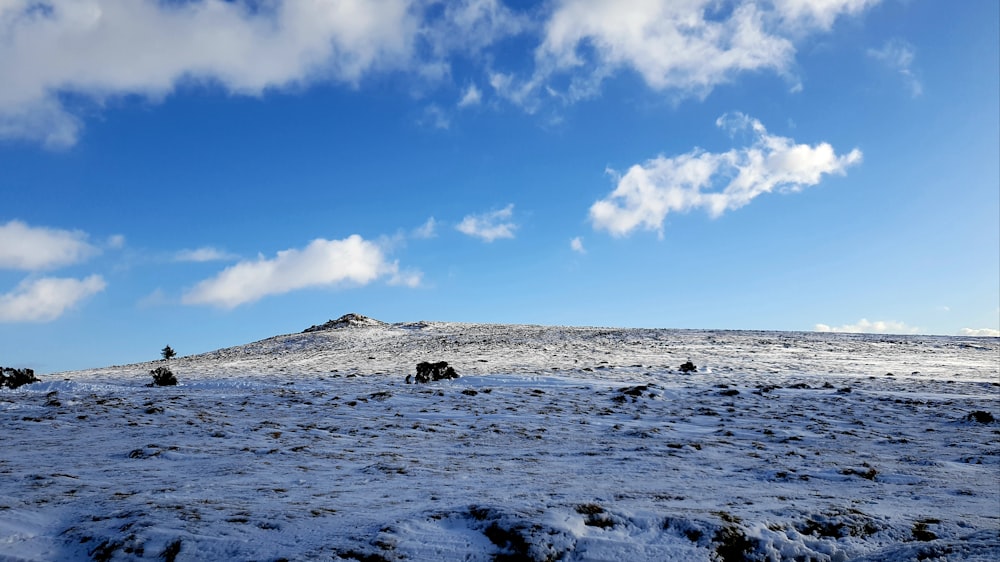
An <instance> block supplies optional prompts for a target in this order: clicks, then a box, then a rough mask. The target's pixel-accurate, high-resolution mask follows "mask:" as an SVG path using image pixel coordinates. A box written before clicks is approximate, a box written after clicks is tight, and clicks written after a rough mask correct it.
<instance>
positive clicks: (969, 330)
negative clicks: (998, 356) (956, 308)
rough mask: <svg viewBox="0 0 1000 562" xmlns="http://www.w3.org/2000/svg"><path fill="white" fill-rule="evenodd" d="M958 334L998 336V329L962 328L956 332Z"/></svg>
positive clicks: (999, 336)
mask: <svg viewBox="0 0 1000 562" xmlns="http://www.w3.org/2000/svg"><path fill="white" fill-rule="evenodd" d="M958 335H960V336H975V337H989V338H1000V330H994V329H993V328H962V329H961V330H960V331H959V332H958Z"/></svg>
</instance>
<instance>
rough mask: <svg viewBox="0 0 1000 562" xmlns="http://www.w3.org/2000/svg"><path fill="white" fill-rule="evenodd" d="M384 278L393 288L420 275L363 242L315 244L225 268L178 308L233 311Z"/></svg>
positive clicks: (415, 281)
mask: <svg viewBox="0 0 1000 562" xmlns="http://www.w3.org/2000/svg"><path fill="white" fill-rule="evenodd" d="M384 277H388V278H389V280H388V281H389V283H390V284H395V285H405V286H409V287H414V286H417V285H419V283H420V273H419V272H400V270H399V264H398V263H397V262H390V261H388V260H387V259H386V257H385V254H384V252H383V251H382V248H381V247H380V246H379V245H378V244H376V243H374V242H370V241H368V240H365V239H363V238H362V237H361V236H358V235H356V234H355V235H352V236H349V237H347V238H345V239H343V240H325V239H322V238H318V239H316V240H313V241H312V242H310V243H309V244H308V245H307V246H306V247H305V248H303V249H301V250H298V249H290V250H283V251H280V252H278V253H277V255H276V256H275V257H274V258H272V259H267V258H265V257H264V256H260V257H258V258H257V259H256V260H247V261H241V262H239V263H237V264H236V265H233V266H231V267H228V268H226V269H224V270H223V271H222V272H220V273H219V274H218V275H216V276H215V277H212V278H210V279H206V280H204V281H201V282H200V283H198V284H197V285H195V286H194V287H193V288H192V289H191V290H189V291H187V292H186V293H185V294H184V295H183V297H182V299H181V302H182V303H184V304H188V305H211V306H216V307H220V308H227V309H232V308H235V307H237V306H240V305H242V304H247V303H252V302H255V301H257V300H260V299H261V298H264V297H266V296H269V295H280V294H283V293H288V292H291V291H295V290H299V289H306V288H311V287H334V286H351V285H354V286H361V285H368V284H370V283H372V282H374V281H376V280H378V279H380V278H384Z"/></svg>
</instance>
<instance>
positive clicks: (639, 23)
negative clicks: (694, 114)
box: [535, 0, 795, 98]
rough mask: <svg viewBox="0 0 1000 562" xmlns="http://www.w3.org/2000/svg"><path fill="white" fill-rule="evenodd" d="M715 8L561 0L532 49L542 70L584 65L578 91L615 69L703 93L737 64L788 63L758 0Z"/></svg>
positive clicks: (788, 48) (772, 66) (657, 84)
mask: <svg viewBox="0 0 1000 562" xmlns="http://www.w3.org/2000/svg"><path fill="white" fill-rule="evenodd" d="M717 8H718V3H717V2H714V1H712V0H702V1H698V0H695V1H688V2H674V1H668V0H663V1H644V2H628V3H625V2H620V1H619V0H565V1H562V2H559V3H558V4H557V8H556V9H555V11H554V12H553V14H552V17H551V18H550V19H549V20H548V22H547V23H546V26H545V37H544V40H543V42H542V44H541V45H540V46H539V47H538V50H537V52H536V55H535V56H536V60H537V61H538V65H539V70H540V71H541V73H542V74H543V75H545V74H550V73H559V72H565V71H580V70H583V71H584V72H582V73H579V74H577V75H576V76H575V77H574V78H573V84H572V86H571V88H570V91H569V95H570V97H571V98H579V97H587V96H590V95H593V94H594V93H595V91H596V88H597V87H598V85H599V84H600V82H601V81H602V80H603V79H604V78H606V77H607V76H610V75H611V74H613V73H614V72H616V71H617V70H619V69H630V70H633V71H635V72H637V73H638V74H639V75H640V76H642V78H643V80H644V81H645V82H646V84H647V85H649V86H650V87H652V88H653V89H656V90H666V89H676V90H680V91H682V92H688V93H693V94H695V95H704V94H706V93H707V92H708V91H710V90H711V89H712V88H713V87H715V86H716V85H718V84H720V83H724V82H727V81H729V80H730V79H731V77H732V76H733V75H734V74H735V73H738V72H743V71H754V70H776V71H779V72H782V71H784V70H785V69H786V68H788V66H789V65H790V63H791V61H792V59H793V55H794V53H795V49H794V47H793V46H792V43H791V42H790V41H789V40H788V39H785V38H783V37H780V36H777V35H773V34H770V33H768V32H767V31H765V29H764V23H765V22H764V14H763V13H761V11H760V9H758V7H757V5H756V4H753V3H744V4H740V5H738V6H736V7H735V8H734V9H733V10H732V12H730V13H728V14H725V15H722V17H713V16H718V15H721V14H714V13H713V11H714V10H716V9H717ZM587 70H589V72H587Z"/></svg>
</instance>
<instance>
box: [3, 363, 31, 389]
mask: <svg viewBox="0 0 1000 562" xmlns="http://www.w3.org/2000/svg"><path fill="white" fill-rule="evenodd" d="M33 382H38V379H37V378H35V372H34V371H32V370H31V369H11V368H10V367H0V388H4V387H6V388H17V387H19V386H21V385H23V384H31V383H33Z"/></svg>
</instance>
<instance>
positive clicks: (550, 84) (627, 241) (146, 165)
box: [0, 0, 1000, 372]
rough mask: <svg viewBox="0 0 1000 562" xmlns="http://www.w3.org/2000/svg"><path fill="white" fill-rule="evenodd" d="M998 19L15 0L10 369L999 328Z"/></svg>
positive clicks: (929, 7)
mask: <svg viewBox="0 0 1000 562" xmlns="http://www.w3.org/2000/svg"><path fill="white" fill-rule="evenodd" d="M998 22H1000V8H998V4H997V3H996V2H994V1H992V0H968V1H963V2H933V1H921V0H912V1H900V0H883V1H878V0H823V1H820V0H773V1H760V2H724V1H706V0H690V1H687V2H671V1H667V0H663V1H657V0H645V1H639V0H636V1H631V2H626V1H619V0H560V1H555V0H553V1H538V2H530V1H514V0H508V1H506V2H504V1H502V0H456V1H454V2H438V1H434V0H379V1H374V0H372V1H360V0H329V1H322V0H311V1H305V0H303V1H298V2H292V1H290V0H285V1H282V0H260V1H255V2H250V1H243V0H238V1H231V2H222V1H217V0H186V1H181V0H178V1H169V2H168V1H162V0H161V1H159V2H156V1H153V0H49V1H36V0H32V1H28V0H0V84H2V85H3V86H0V194H2V206H0V364H2V365H5V366H18V367H32V368H35V369H36V370H38V371H40V372H53V371H58V370H66V369H82V368H87V367H97V366H104V365H110V364H122V363H128V362H134V361H141V360H148V359H154V358H157V356H158V352H159V349H160V348H162V347H163V346H164V345H167V344H169V345H171V346H172V347H174V348H175V349H176V350H177V351H178V352H179V353H180V354H181V355H187V354H192V353H198V352H204V351H209V350H212V349H217V348H220V347H225V346H230V345H236V344H241V343H245V342H248V341H253V340H256V339H260V338H264V337H268V336H271V335H275V334H281V333H288V332H294V331H299V330H302V329H304V328H306V327H307V326H309V325H311V324H315V323H320V322H323V321H325V320H327V319H329V318H335V317H337V316H340V315H341V314H343V313H346V312H352V311H353V312H359V313H362V314H366V315H369V316H373V317H376V318H379V319H382V320H386V321H409V320H421V319H424V320H449V321H468V322H502V323H539V324H573V325H604V326H623V327H626V326H627V327H663V328H721V329H766V330H820V331H862V332H886V333H926V334H944V335H962V334H965V335H970V334H971V335H1000V164H998V160H1000V158H998V154H1000V75H998V73H1000V71H998V69H1000V46H998V37H1000V30H998V26H1000V23H998Z"/></svg>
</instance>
